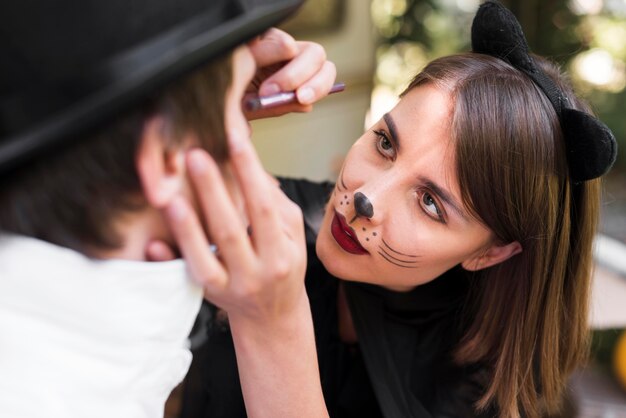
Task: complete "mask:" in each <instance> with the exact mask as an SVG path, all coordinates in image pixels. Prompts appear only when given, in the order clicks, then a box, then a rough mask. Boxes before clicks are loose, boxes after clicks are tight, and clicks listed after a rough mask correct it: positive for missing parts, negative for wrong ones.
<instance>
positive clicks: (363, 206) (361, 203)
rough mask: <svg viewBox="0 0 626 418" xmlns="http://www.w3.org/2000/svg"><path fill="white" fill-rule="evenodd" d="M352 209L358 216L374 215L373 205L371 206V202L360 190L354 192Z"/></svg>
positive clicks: (368, 217)
mask: <svg viewBox="0 0 626 418" xmlns="http://www.w3.org/2000/svg"><path fill="white" fill-rule="evenodd" d="M354 210H355V212H356V214H357V215H358V216H362V217H364V218H367V219H371V218H373V217H374V206H372V202H370V200H369V199H368V198H367V196H365V195H364V194H363V193H361V192H356V193H355V194H354Z"/></svg>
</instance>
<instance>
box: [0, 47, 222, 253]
mask: <svg viewBox="0 0 626 418" xmlns="http://www.w3.org/2000/svg"><path fill="white" fill-rule="evenodd" d="M231 73H232V54H227V55H225V56H223V57H221V58H218V59H215V60H212V61H211V63H209V64H207V65H205V66H203V67H202V68H200V69H198V70H196V71H195V72H193V73H191V74H189V75H188V76H186V77H184V78H182V79H180V80H177V81H175V82H173V83H171V84H170V85H168V86H166V87H165V88H163V89H162V90H160V91H159V92H156V93H155V94H153V95H152V96H151V97H149V98H147V99H146V100H144V102H143V103H141V104H139V105H137V106H135V107H134V108H132V109H130V110H127V111H125V112H123V113H122V114H120V115H119V116H118V117H117V118H115V119H114V120H112V121H109V122H108V123H106V124H104V125H103V126H102V127H100V128H98V129H97V130H96V131H95V132H93V133H91V134H87V137H86V138H85V137H83V138H77V141H75V143H74V144H73V145H72V146H69V147H67V148H65V149H62V150H58V151H56V152H54V153H53V154H50V155H46V156H45V158H39V159H38V160H35V161H33V162H32V163H30V164H27V165H25V166H24V167H23V168H21V169H19V170H17V171H15V172H12V173H10V175H8V176H4V177H3V178H2V179H1V180H0V201H1V202H2V205H0V231H4V232H12V233H17V234H21V235H26V236H31V237H34V238H38V239H42V240H45V241H48V242H51V243H54V244H57V245H61V246H64V247H68V248H72V249H74V250H77V251H81V252H85V251H86V250H87V249H89V248H98V249H113V248H117V247H119V246H120V245H121V244H122V242H121V238H120V236H119V235H118V234H117V232H116V231H115V229H114V228H113V222H112V221H113V219H114V218H115V217H116V216H118V215H120V214H121V213H123V212H127V211H134V210H137V209H139V208H142V207H144V206H145V204H146V202H145V199H144V198H143V195H142V193H141V184H140V181H139V176H138V174H137V171H136V168H135V156H136V152H137V149H138V145H139V140H140V138H141V134H142V131H143V128H144V123H145V122H146V120H147V119H148V118H150V117H152V116H154V115H161V116H163V117H164V120H165V121H166V126H167V130H168V132H167V136H168V139H171V144H168V145H172V146H174V145H176V144H177V143H179V142H180V141H181V140H182V139H183V136H184V135H185V134H187V133H189V132H193V133H194V134H196V135H197V137H198V140H199V141H200V145H201V146H202V147H204V148H205V149H206V150H207V151H209V152H210V153H211V154H212V156H213V157H214V158H215V159H216V161H218V162H222V161H224V160H225V159H226V158H227V156H228V148H227V146H226V140H225V132H224V100H225V96H226V91H227V89H228V88H229V87H230V84H231V78H232V74H231Z"/></svg>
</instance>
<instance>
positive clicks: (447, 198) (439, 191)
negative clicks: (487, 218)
mask: <svg viewBox="0 0 626 418" xmlns="http://www.w3.org/2000/svg"><path fill="white" fill-rule="evenodd" d="M419 181H420V182H421V183H422V184H424V185H425V186H426V187H427V188H429V189H430V190H432V192H433V193H435V194H436V195H437V196H439V198H440V199H441V200H443V202H444V203H445V204H446V205H448V206H450V207H451V208H452V210H454V211H455V212H456V213H457V214H458V215H459V216H460V217H461V218H462V219H463V220H464V221H467V220H468V216H467V214H466V213H465V211H464V210H463V209H461V205H460V204H459V203H458V202H457V201H456V200H455V199H454V197H453V196H452V194H451V193H449V192H448V191H447V190H446V189H444V188H443V187H441V186H439V185H438V184H437V183H435V182H434V181H432V180H430V179H428V178H426V177H420V178H419Z"/></svg>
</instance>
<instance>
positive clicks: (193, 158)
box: [187, 151, 206, 174]
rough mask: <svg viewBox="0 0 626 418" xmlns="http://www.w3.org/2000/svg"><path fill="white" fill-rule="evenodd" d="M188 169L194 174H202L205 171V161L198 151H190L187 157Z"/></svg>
mask: <svg viewBox="0 0 626 418" xmlns="http://www.w3.org/2000/svg"><path fill="white" fill-rule="evenodd" d="M187 166H188V167H189V171H191V172H192V173H194V174H202V173H204V172H205V171H206V161H205V160H204V158H203V156H202V155H201V152H200V151H190V152H189V154H188V157H187Z"/></svg>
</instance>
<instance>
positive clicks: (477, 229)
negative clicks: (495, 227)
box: [317, 85, 493, 291]
mask: <svg viewBox="0 0 626 418" xmlns="http://www.w3.org/2000/svg"><path fill="white" fill-rule="evenodd" d="M451 111H452V107H451V100H450V97H449V96H448V95H447V94H446V93H444V92H442V91H441V90H438V89H437V88H436V87H434V86H432V85H422V86H418V87H416V88H414V89H413V90H411V91H410V92H409V93H408V94H406V95H405V96H404V97H403V98H402V100H401V101H400V102H399V103H398V105H397V106H396V107H395V108H394V109H393V110H392V111H391V112H389V113H387V114H386V115H385V116H384V117H383V119H382V120H380V121H379V122H378V123H376V124H375V125H374V126H373V127H372V128H371V129H370V130H369V131H367V132H366V133H365V134H364V135H363V136H362V137H361V138H359V140H358V141H357V142H356V143H355V144H354V145H353V146H352V148H351V150H350V152H349V153H348V155H347V157H346V160H345V162H344V165H343V168H342V170H341V172H340V175H339V178H338V180H337V185H336V186H335V190H334V191H333V194H332V196H331V198H330V201H329V203H328V205H327V208H326V213H325V215H324V220H323V222H322V227H321V230H320V233H319V237H318V241H317V253H318V256H319V257H320V259H321V260H322V262H323V263H324V265H325V266H326V268H327V269H328V270H329V271H330V272H331V273H332V274H333V275H335V276H337V277H339V278H342V279H345V280H352V281H359V282H366V283H373V284H378V285H381V286H385V287H388V288H390V289H394V290H400V291H402V290H409V289H411V288H413V287H415V286H417V285H420V284H424V283H426V282H428V281H430V280H432V279H434V278H436V277H437V276H439V275H441V274H442V273H444V272H445V271H446V270H449V269H450V268H452V267H454V266H456V265H457V264H459V263H463V265H464V266H465V267H466V268H477V267H478V261H477V260H478V259H480V258H481V257H483V256H484V254H485V252H486V251H487V250H488V249H489V248H490V247H491V246H492V242H493V239H492V233H491V232H490V231H489V229H487V228H486V227H485V226H484V225H482V224H481V223H480V222H479V221H477V220H476V219H475V218H473V217H472V216H471V215H470V214H469V213H468V211H467V210H466V209H465V208H464V206H463V204H462V201H461V193H460V190H459V186H458V180H457V176H456V173H455V155H454V144H453V143H452V141H451V127H450V121H451ZM355 204H356V206H355ZM473 263H476V264H475V265H474V264H473Z"/></svg>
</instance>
